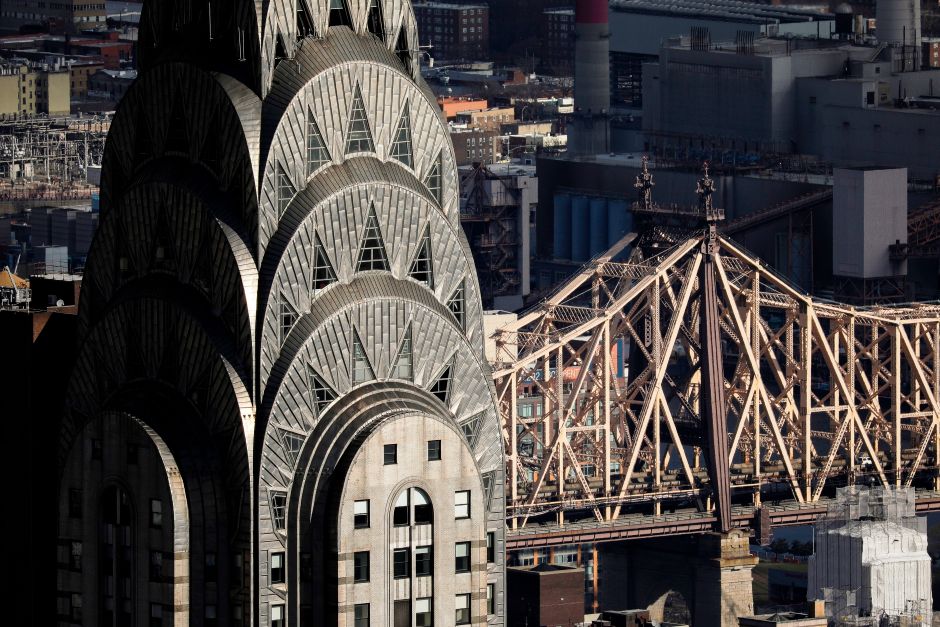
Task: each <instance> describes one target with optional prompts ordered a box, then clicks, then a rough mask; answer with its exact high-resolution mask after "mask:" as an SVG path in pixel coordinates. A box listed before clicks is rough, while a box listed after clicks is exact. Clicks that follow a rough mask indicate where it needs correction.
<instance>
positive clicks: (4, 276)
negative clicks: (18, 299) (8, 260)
mask: <svg viewBox="0 0 940 627" xmlns="http://www.w3.org/2000/svg"><path fill="white" fill-rule="evenodd" d="M0 289H7V290H12V289H17V290H27V289H29V281H27V280H26V279H24V278H22V277H18V276H16V275H15V274H13V272H12V271H11V270H10V268H8V267H7V266H3V269H2V270H0Z"/></svg>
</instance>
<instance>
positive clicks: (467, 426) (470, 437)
mask: <svg viewBox="0 0 940 627" xmlns="http://www.w3.org/2000/svg"><path fill="white" fill-rule="evenodd" d="M482 418H483V416H482V414H477V415H476V416H473V417H472V418H470V420H468V421H467V422H465V423H463V424H462V425H460V429H461V431H463V436H464V437H465V438H467V444H469V445H470V448H473V447H474V445H475V444H476V441H477V433H479V431H480V424H481V423H482Z"/></svg>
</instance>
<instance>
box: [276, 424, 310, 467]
mask: <svg viewBox="0 0 940 627" xmlns="http://www.w3.org/2000/svg"><path fill="white" fill-rule="evenodd" d="M281 439H282V440H283V442H284V451H285V452H286V453H287V454H288V455H289V456H290V461H291V462H292V463H295V464H296V463H297V456H298V455H299V454H300V449H301V448H302V447H303V445H304V437H303V436H302V435H300V434H298V433H294V432H293V431H284V430H281Z"/></svg>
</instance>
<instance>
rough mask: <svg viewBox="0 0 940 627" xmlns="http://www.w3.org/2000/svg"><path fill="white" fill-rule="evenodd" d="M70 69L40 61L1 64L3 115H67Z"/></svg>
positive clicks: (5, 117) (11, 117)
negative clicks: (39, 62)
mask: <svg viewBox="0 0 940 627" xmlns="http://www.w3.org/2000/svg"><path fill="white" fill-rule="evenodd" d="M69 84H70V83H69V72H68V70H67V69H65V68H60V67H53V66H48V65H44V64H38V63H29V62H26V61H22V62H10V63H3V64H0V119H16V118H23V117H31V116H34V115H37V114H46V115H52V116H56V115H68V114H69V113H70V111H71V109H70V100H69V89H70V88H69Z"/></svg>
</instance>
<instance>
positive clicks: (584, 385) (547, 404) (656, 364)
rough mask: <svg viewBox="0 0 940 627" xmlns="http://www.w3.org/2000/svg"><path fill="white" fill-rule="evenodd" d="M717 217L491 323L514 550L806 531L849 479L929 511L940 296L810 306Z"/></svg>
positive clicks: (939, 371)
mask: <svg viewBox="0 0 940 627" xmlns="http://www.w3.org/2000/svg"><path fill="white" fill-rule="evenodd" d="M706 179H707V176H706ZM707 209H708V210H709V211H710V210H711V209H710V204H709V205H708V207H707ZM716 222H717V219H709V220H708V223H707V226H706V227H705V228H704V229H702V230H699V231H697V233H693V234H692V235H688V232H686V234H685V235H682V236H675V235H674V234H673V233H670V232H669V231H668V230H667V231H663V230H660V231H658V232H656V233H655V234H653V235H644V236H642V237H638V236H637V235H636V234H629V235H627V236H626V237H624V238H623V239H622V240H620V242H618V243H617V244H616V245H615V246H613V247H612V248H611V249H610V250H608V251H607V252H606V253H604V254H603V255H601V256H599V257H598V258H596V259H595V260H593V261H592V262H591V263H589V264H588V265H587V266H585V267H584V268H583V270H582V271H581V272H580V273H579V274H578V275H577V276H575V277H574V278H573V279H571V280H570V281H569V282H567V283H566V284H564V285H563V286H562V287H561V288H559V289H558V290H557V291H556V292H555V293H554V294H552V295H551V296H550V297H549V298H547V299H546V300H545V301H544V302H543V303H542V304H541V305H540V306H539V307H537V308H536V309H534V310H532V311H531V312H529V313H527V314H525V315H523V316H521V317H520V318H519V319H518V320H517V321H516V322H514V323H513V324H510V325H508V326H506V327H503V328H502V329H500V330H499V331H497V332H496V334H495V336H494V339H495V341H496V348H497V353H498V354H497V357H496V361H495V363H494V367H493V380H494V383H495V386H496V391H497V396H498V399H499V403H500V412H501V416H502V426H503V438H504V444H505V451H506V460H507V466H506V499H507V523H508V526H509V530H510V531H509V535H508V540H507V548H508V549H510V550H512V549H517V548H524V547H536V546H549V545H559V544H569V543H577V542H604V541H612V540H619V539H626V538H633V537H650V536H656V535H660V536H661V535H674V534H687V533H696V532H702V531H708V530H713V531H719V532H729V531H731V530H733V529H735V528H740V527H752V526H754V525H755V524H756V523H755V520H756V517H757V518H759V517H760V516H763V517H764V519H765V520H766V522H767V523H768V524H770V525H786V524H799V523H807V522H811V521H812V520H814V519H815V517H816V516H818V514H820V513H821V512H823V511H824V509H825V505H826V502H827V500H828V498H830V497H831V496H832V495H833V494H834V491H835V489H836V488H837V487H839V486H844V485H851V484H855V483H867V484H869V485H884V486H908V487H915V488H917V489H918V490H919V491H920V492H919V500H918V508H919V510H920V511H936V510H937V509H940V495H938V492H937V490H938V489H940V484H938V479H940V458H938V451H940V405H938V399H940V364H938V355H940V304H937V303H920V304H911V305H906V306H875V307H851V306H847V305H842V304H838V303H833V302H829V301H823V300H820V299H815V298H813V297H811V296H810V295H808V294H806V293H804V292H803V291H801V290H800V289H798V288H796V287H795V286H793V285H791V284H790V283H789V282H788V281H786V280H785V279H783V278H781V277H779V276H778V275H777V274H775V273H774V272H773V271H772V270H771V269H770V268H769V267H767V266H766V265H765V264H764V263H763V262H762V261H761V260H760V259H758V258H757V257H755V256H753V255H751V254H750V253H748V252H747V251H745V250H744V249H742V248H741V247H740V246H738V245H737V244H736V243H734V242H733V241H731V240H729V239H726V238H724V237H721V236H720V235H719V234H718V231H717V229H716V224H715V223H716ZM669 512H673V513H669Z"/></svg>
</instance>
